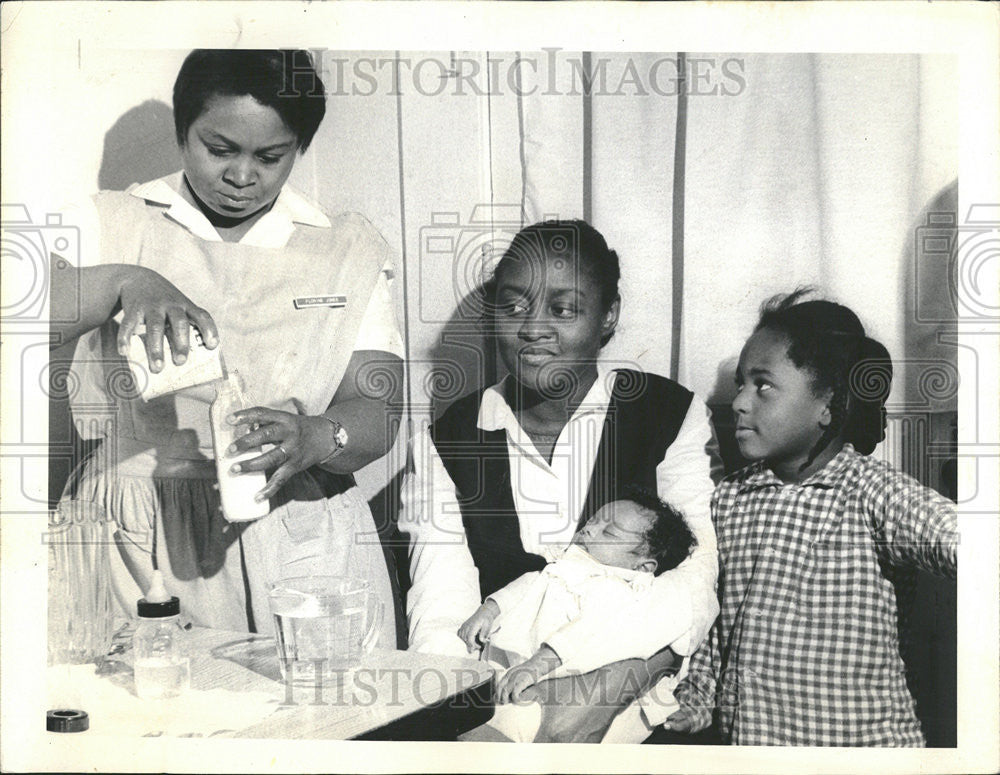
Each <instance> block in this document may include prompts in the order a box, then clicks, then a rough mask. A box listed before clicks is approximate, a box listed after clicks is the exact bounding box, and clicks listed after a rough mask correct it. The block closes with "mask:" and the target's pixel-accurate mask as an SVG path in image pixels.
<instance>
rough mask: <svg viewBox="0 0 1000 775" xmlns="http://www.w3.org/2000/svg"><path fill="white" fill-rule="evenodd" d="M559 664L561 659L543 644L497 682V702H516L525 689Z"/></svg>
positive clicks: (502, 703)
mask: <svg viewBox="0 0 1000 775" xmlns="http://www.w3.org/2000/svg"><path fill="white" fill-rule="evenodd" d="M561 664H562V658H561V657H560V656H559V655H558V654H556V652H555V651H553V650H552V649H551V648H550V647H549V646H548V645H546V644H544V643H543V644H542V647H541V648H540V649H538V651H536V652H535V653H534V654H533V655H532V656H531V657H530V658H529V659H528V660H527V661H526V662H522V663H521V664H520V665H517V666H516V667H512V668H511V669H510V670H508V671H507V672H506V673H504V674H503V676H502V677H501V678H500V680H499V681H498V682H497V691H496V697H497V702H499V703H500V704H501V705H504V704H506V703H509V702H517V701H518V700H520V699H521V694H522V692H524V691H525V689H528V688H530V687H532V686H534V685H535V684H536V683H538V682H539V681H541V680H542V679H543V678H544V677H545V676H546V675H548V674H549V673H551V672H552V671H553V670H555V669H556V668H557V667H559V666H560V665H561Z"/></svg>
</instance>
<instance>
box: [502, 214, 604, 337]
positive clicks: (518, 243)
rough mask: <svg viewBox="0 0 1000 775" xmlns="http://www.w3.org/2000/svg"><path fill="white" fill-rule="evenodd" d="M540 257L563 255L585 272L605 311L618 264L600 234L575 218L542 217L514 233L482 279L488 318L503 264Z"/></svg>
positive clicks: (538, 258) (505, 265)
mask: <svg viewBox="0 0 1000 775" xmlns="http://www.w3.org/2000/svg"><path fill="white" fill-rule="evenodd" d="M544 257H550V258H552V257H555V258H558V257H564V258H566V259H568V260H570V261H572V262H573V263H574V264H576V265H578V266H579V267H580V270H581V271H584V272H586V273H587V274H588V275H589V276H590V277H591V279H593V280H594V282H596V283H597V285H598V287H599V288H600V289H601V309H602V310H604V311H605V312H606V311H607V310H608V309H609V308H610V307H611V305H612V304H613V303H614V301H615V300H616V299H617V298H618V281H619V280H620V279H621V264H620V262H619V260H618V254H617V253H616V252H615V251H614V250H612V249H611V248H609V247H608V243H607V240H605V239H604V235H602V234H601V233H600V232H599V231H598V230H597V229H595V228H594V227H593V226H591V225H590V224H589V223H587V222H586V221H582V220H578V219H574V220H549V221H542V222H540V223H535V224H532V225H531V226H525V227H524V228H523V229H521V231H519V232H518V233H517V234H516V235H515V237H514V239H513V240H512V241H511V243H510V246H509V247H508V248H507V250H505V251H504V254H503V256H502V257H501V258H500V260H499V261H498V262H497V265H496V267H494V269H493V276H492V277H490V278H489V279H488V280H486V281H485V282H484V283H483V286H482V299H483V307H484V309H485V310H486V311H487V318H488V319H491V318H492V314H493V312H494V311H495V309H496V293H497V282H498V278H499V277H500V275H501V274H502V273H503V271H504V268H505V267H507V266H509V265H510V264H512V263H514V262H516V261H539V260H541V259H543V258H544ZM608 338H609V339H610V336H609V337H608ZM602 344H606V342H602Z"/></svg>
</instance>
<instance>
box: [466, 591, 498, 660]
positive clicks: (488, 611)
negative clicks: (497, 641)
mask: <svg viewBox="0 0 1000 775" xmlns="http://www.w3.org/2000/svg"><path fill="white" fill-rule="evenodd" d="M499 614H500V606H498V605H497V604H496V603H495V602H494V601H493V600H487V601H486V602H485V603H483V604H482V605H481V606H479V608H477V609H476V612H475V613H474V614H473V615H472V616H470V617H469V618H468V619H466V620H465V623H464V624H463V625H462V626H461V627H459V628H458V637H460V638H461V639H462V640H463V641H465V645H466V647H467V648H468V649H469V653H470V654H471V653H472V652H473V651H475V650H476V649H477V648H478V647H479V646H481V645H482V644H484V643H485V642H486V640H487V638H489V637H490V630H491V629H492V628H493V622H494V620H495V619H496V618H497V616H499Z"/></svg>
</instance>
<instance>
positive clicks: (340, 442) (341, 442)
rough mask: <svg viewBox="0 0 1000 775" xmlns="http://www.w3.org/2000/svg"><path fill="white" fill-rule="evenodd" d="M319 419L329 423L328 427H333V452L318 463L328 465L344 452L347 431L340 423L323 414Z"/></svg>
mask: <svg viewBox="0 0 1000 775" xmlns="http://www.w3.org/2000/svg"><path fill="white" fill-rule="evenodd" d="M320 417H322V418H323V419H324V420H326V421H327V422H328V423H330V425H332V426H333V451H332V452H331V453H330V454H329V455H327V456H326V457H325V458H323V459H322V460H320V461H319V464H320V465H323V464H324V463H328V462H329V461H331V460H333V459H334V458H335V457H337V455H339V454H340V453H341V452H343V451H344V448H345V447H346V446H347V440H348V438H349V437H348V435H347V429H346V428H345V427H344V426H343V425H342V424H341V423H339V422H337V421H336V420H333V419H330V418H329V417H327V416H326V415H325V414H321V415H320Z"/></svg>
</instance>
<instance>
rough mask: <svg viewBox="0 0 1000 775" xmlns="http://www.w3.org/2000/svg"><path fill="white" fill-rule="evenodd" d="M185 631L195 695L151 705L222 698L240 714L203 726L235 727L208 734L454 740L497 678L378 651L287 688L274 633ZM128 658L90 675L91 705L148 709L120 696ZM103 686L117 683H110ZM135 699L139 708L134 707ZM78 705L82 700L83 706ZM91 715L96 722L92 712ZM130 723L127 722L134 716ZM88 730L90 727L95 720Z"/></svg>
mask: <svg viewBox="0 0 1000 775" xmlns="http://www.w3.org/2000/svg"><path fill="white" fill-rule="evenodd" d="M188 635H189V642H188V645H189V647H190V648H189V653H190V654H191V689H192V690H194V691H193V692H189V693H188V694H187V695H184V697H183V698H177V699H175V700H165V701H152V702H154V703H155V702H166V703H182V702H185V701H186V702H188V703H189V704H190V707H192V708H193V709H195V710H198V709H202V710H207V709H208V708H206V706H207V705H208V704H210V703H214V702H215V701H216V698H217V697H221V698H222V701H223V702H227V703H229V704H230V706H231V707H237V708H238V709H239V711H240V712H239V713H233V714H232V716H230V717H229V718H231V719H232V721H231V723H228V724H222V725H220V724H217V723H216V722H215V721H214V720H213V721H211V722H208V721H205V722H202V723H203V724H210V725H215V726H216V727H219V726H227V727H232V726H235V727H236V728H227V729H225V730H224V733H222V732H220V731H211V730H208V731H206V736H225V737H242V738H270V739H305V740H323V739H328V740H329V739H333V740H346V739H360V740H454V739H455V737H456V736H457V735H458V734H461V733H462V732H464V731H467V730H469V729H472V728H473V727H476V726H479V725H480V724H482V723H484V722H485V721H488V720H489V719H490V718H491V717H492V716H493V707H494V706H493V693H494V688H495V678H494V672H493V670H492V669H491V668H490V667H489V666H488V665H487V664H486V663H485V662H478V661H475V660H472V659H461V658H454V657H443V656H436V655H429V654H419V653H416V652H411V651H396V650H380V649H377V650H376V651H375V652H374V653H372V654H371V655H369V656H368V657H366V658H365V659H364V661H363V663H362V664H361V666H359V667H358V668H357V669H356V670H355V671H354V674H353V675H351V676H347V677H346V680H343V681H341V682H339V683H335V684H334V685H333V686H322V685H321V686H319V687H312V686H292V685H290V684H286V683H285V682H284V681H283V680H282V679H281V675H280V673H279V670H278V657H277V653H276V650H275V644H274V639H273V638H270V637H265V636H261V635H253V634H248V633H237V632H226V631H220V630H211V629H203V628H194V629H192V630H191V631H189V633H188ZM129 657H130V654H129V653H128V652H126V653H125V654H124V655H119V658H118V659H117V661H114V659H112V660H111V661H110V662H108V663H106V664H105V665H103V667H102V669H100V670H99V671H98V674H99V677H98V678H93V677H92V678H91V679H90V680H91V681H94V682H96V683H95V684H94V685H93V686H92V688H91V690H90V691H89V697H91V698H92V701H93V702H95V703H96V702H97V701H98V694H103V695H104V697H103V698H102V701H103V704H104V707H105V708H107V707H108V706H109V705H112V704H114V698H111V699H110V700H109V697H108V694H107V693H108V692H111V691H114V692H117V695H116V697H117V698H118V703H117V704H118V705H119V707H121V705H122V703H125V702H128V703H131V704H132V705H131V707H133V708H134V709H136V710H138V711H145V709H147V708H149V707H151V706H149V704H148V703H149V702H150V701H140V700H138V699H136V698H134V697H132V696H131V695H126V694H125V691H126V690H127V691H128V692H130V693H131V692H133V691H134V690H133V689H132V686H131V681H132V679H131V668H130V667H129V666H128V663H129V662H130V659H129ZM109 682H110V683H113V684H114V685H115V686H114V687H111V686H109V685H108V684H109ZM96 690H100V691H96ZM220 690H221V691H220ZM81 691H82V692H83V694H84V696H83V697H82V698H81V699H82V702H84V703H86V702H87V699H88V696H87V695H88V692H87V690H86V689H83V688H82V687H81ZM198 692H206V693H210V692H214V694H203V695H202V694H197V693H198ZM192 698H194V699H193V700H192ZM201 698H203V699H201ZM143 702H145V703H146V704H141V703H143ZM84 707H85V708H87V707H89V706H87V705H86V704H85V705H84ZM163 707H165V708H166V707H170V706H163ZM172 707H173V708H174V710H173V713H174V716H176V715H177V713H179V712H180V713H182V712H183V709H182V708H183V706H182V705H174V706H172ZM95 709H96V708H95ZM91 715H92V717H94V718H95V720H96V716H95V714H93V713H92V714H91ZM216 715H218V714H216ZM105 716H107V714H105ZM247 718H255V719H256V720H255V721H254V722H253V723H250V724H249V725H245V724H243V723H242V721H241V719H242V720H245V719H247ZM261 719H262V720H261ZM129 721H130V722H133V721H135V719H134V714H133V718H131V719H129ZM190 723H191V724H195V723H196V722H194V721H191V722H190ZM128 726H129V728H130V729H132V730H133V731H138V729H143V727H142V725H141V724H139V723H129V724H128ZM91 728H92V730H94V731H96V725H95V723H94V722H93V721H92V727H91ZM138 733H139V734H140V735H141V736H159V735H161V734H166V735H170V734H171V732H170V731H166V732H163V731H156V730H154V729H152V728H150V729H149V730H148V731H139V732H138ZM183 736H192V735H191V734H185V735H183ZM199 736H200V735H199Z"/></svg>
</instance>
